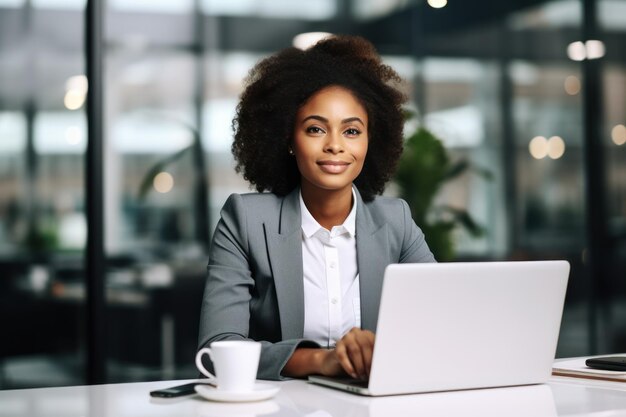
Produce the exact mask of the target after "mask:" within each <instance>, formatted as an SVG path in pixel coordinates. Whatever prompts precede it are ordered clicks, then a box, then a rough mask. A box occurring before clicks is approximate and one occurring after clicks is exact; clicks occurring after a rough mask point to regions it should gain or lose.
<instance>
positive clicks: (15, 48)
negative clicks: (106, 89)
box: [0, 0, 87, 388]
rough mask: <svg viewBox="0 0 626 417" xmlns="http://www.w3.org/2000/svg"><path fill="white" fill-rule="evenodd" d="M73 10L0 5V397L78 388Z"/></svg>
mask: <svg viewBox="0 0 626 417" xmlns="http://www.w3.org/2000/svg"><path fill="white" fill-rule="evenodd" d="M83 8H84V4H82V2H69V1H68V2H50V1H44V0H40V1H33V2H30V1H10V2H6V1H0V309H1V310H2V312H1V313H0V317H2V318H1V319H0V320H1V321H0V322H1V323H2V324H1V326H0V327H1V328H2V337H1V339H2V344H1V345H2V347H0V388H11V387H31V386H41V385H43V386H47V385H69V384H77V383H81V382H82V381H83V374H84V360H83V357H84V349H83V346H84V338H85V331H84V325H83V324H84V323H83V321H82V317H83V316H84V314H83V309H84V280H85V277H84V269H83V265H84V259H83V258H84V256H83V253H84V245H85V238H86V221H85V213H84V206H85V186H84V184H85V182H84V156H85V148H86V143H87V138H86V119H85V113H84V109H83V104H84V100H85V94H86V88H87V86H86V79H85V77H84V72H85V69H84V52H83V42H82V39H83V22H84V19H83V14H82V11H83Z"/></svg>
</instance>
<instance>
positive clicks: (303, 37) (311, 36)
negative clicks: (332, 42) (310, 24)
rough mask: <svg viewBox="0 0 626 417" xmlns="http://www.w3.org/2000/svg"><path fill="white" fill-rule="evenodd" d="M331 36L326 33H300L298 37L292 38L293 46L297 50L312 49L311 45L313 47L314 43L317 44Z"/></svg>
mask: <svg viewBox="0 0 626 417" xmlns="http://www.w3.org/2000/svg"><path fill="white" fill-rule="evenodd" d="M331 36H333V34H332V33H328V32H306V33H301V34H299V35H296V36H295V37H294V38H293V42H292V44H293V46H294V47H296V48H298V49H302V50H305V49H309V48H310V47H312V46H313V45H315V44H316V43H318V42H319V41H321V40H322V39H326V38H328V37H331Z"/></svg>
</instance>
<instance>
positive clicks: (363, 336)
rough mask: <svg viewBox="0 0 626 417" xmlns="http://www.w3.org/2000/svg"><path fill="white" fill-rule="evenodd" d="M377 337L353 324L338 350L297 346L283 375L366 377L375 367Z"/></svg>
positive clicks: (340, 341)
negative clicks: (373, 366) (374, 357)
mask: <svg viewBox="0 0 626 417" xmlns="http://www.w3.org/2000/svg"><path fill="white" fill-rule="evenodd" d="M374 339H375V336H374V333H372V332H370V331H369V330H361V329H358V328H356V327H354V328H352V330H350V331H349V332H348V333H346V334H345V335H344V336H343V337H342V338H341V340H339V341H338V342H337V345H336V346H335V349H329V350H327V349H319V348H318V349H315V348H300V349H296V351H295V352H294V353H293V355H292V356H291V358H289V360H288V361H287V363H286V364H285V367H284V368H283V372H282V374H283V375H285V376H292V377H303V376H307V375H312V374H320V375H326V376H338V375H346V374H347V375H350V376H351V377H353V378H357V379H359V378H360V379H367V378H369V375H370V368H371V366H372V353H373V352H374Z"/></svg>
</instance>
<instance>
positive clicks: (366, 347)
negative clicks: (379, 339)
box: [361, 332, 374, 378]
mask: <svg viewBox="0 0 626 417" xmlns="http://www.w3.org/2000/svg"><path fill="white" fill-rule="evenodd" d="M361 349H362V351H363V360H364V362H365V371H366V372H367V377H368V378H369V376H370V371H371V369H372V357H373V356H374V334H373V333H371V332H370V335H368V336H367V337H366V340H365V343H363V345H362V348H361Z"/></svg>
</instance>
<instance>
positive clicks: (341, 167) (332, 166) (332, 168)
mask: <svg viewBox="0 0 626 417" xmlns="http://www.w3.org/2000/svg"><path fill="white" fill-rule="evenodd" d="M317 165H319V167H320V169H321V170H322V171H324V172H326V173H328V174H341V173H343V172H345V171H346V170H347V169H348V166H349V165H350V163H349V162H344V161H319V162H318V163H317Z"/></svg>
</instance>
